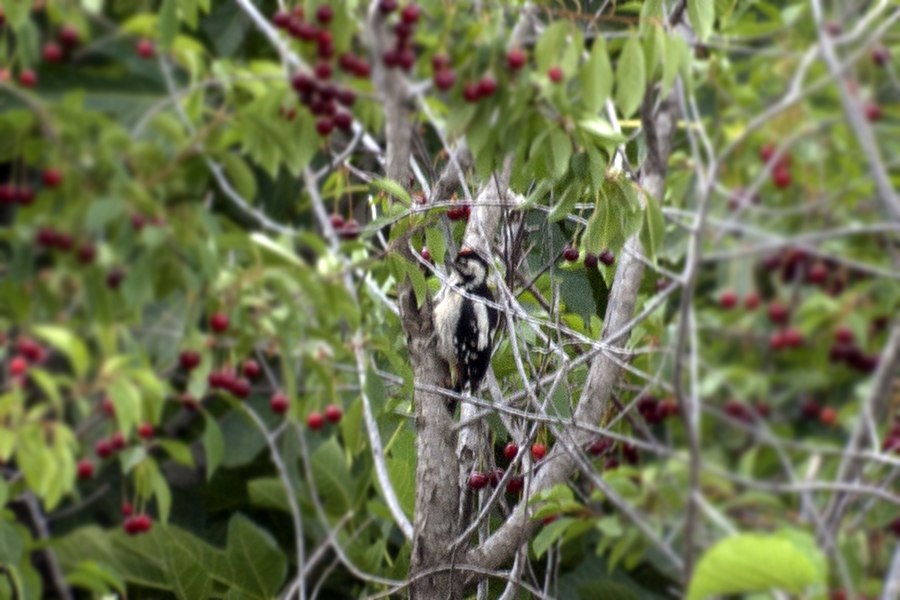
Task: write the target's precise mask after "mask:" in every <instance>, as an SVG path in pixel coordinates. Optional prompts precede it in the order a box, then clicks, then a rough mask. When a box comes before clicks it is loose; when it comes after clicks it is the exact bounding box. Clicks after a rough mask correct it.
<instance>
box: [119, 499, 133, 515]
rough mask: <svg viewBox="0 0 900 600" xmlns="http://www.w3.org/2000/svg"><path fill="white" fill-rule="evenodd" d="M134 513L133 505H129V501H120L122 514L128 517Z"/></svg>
mask: <svg viewBox="0 0 900 600" xmlns="http://www.w3.org/2000/svg"><path fill="white" fill-rule="evenodd" d="M133 513H134V507H132V506H131V503H130V502H123V503H122V516H123V517H130V516H131V515H132V514H133Z"/></svg>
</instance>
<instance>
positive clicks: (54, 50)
mask: <svg viewBox="0 0 900 600" xmlns="http://www.w3.org/2000/svg"><path fill="white" fill-rule="evenodd" d="M42 54H43V56H44V60H46V61H47V62H52V63H58V62H60V61H61V60H62V59H63V49H62V46H60V45H59V44H57V43H56V42H52V41H51V42H47V43H46V44H44V50H43V52H42Z"/></svg>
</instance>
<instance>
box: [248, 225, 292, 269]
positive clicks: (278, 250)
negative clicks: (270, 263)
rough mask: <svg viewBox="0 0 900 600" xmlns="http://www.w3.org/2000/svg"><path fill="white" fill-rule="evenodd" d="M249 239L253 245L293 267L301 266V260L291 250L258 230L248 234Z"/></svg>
mask: <svg viewBox="0 0 900 600" xmlns="http://www.w3.org/2000/svg"><path fill="white" fill-rule="evenodd" d="M250 241H251V242H253V244H254V245H256V246H257V247H259V248H260V249H262V250H263V251H264V252H266V253H267V254H269V255H271V256H274V257H277V258H278V259H279V260H282V261H284V262H286V263H288V264H290V265H292V266H295V267H303V266H305V265H304V264H303V261H302V260H301V259H300V257H299V256H297V254H296V253H294V252H293V251H292V250H290V249H288V248H285V247H284V245H282V244H279V243H278V242H276V241H275V240H273V239H272V238H270V237H269V236H267V235H265V234H262V233H260V232H258V231H256V232H253V233H251V234H250Z"/></svg>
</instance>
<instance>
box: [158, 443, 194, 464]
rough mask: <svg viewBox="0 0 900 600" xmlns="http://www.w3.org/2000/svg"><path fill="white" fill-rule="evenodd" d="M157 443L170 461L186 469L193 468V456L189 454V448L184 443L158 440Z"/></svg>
mask: <svg viewBox="0 0 900 600" xmlns="http://www.w3.org/2000/svg"><path fill="white" fill-rule="evenodd" d="M157 443H158V444H159V445H160V446H162V449H163V450H165V451H166V452H167V453H168V454H169V456H171V457H172V460H174V461H175V462H177V463H179V464H182V465H184V466H186V467H193V466H194V455H193V454H192V453H191V447H190V446H188V445H187V444H185V443H184V442H178V441H175V440H158V441H157Z"/></svg>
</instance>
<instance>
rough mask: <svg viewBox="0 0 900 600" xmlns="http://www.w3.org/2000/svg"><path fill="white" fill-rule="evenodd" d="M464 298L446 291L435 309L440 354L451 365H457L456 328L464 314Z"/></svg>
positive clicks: (435, 324)
mask: <svg viewBox="0 0 900 600" xmlns="http://www.w3.org/2000/svg"><path fill="white" fill-rule="evenodd" d="M462 302H463V297H462V296H460V295H459V294H457V293H456V292H454V291H453V290H450V289H448V290H446V293H445V294H444V297H443V299H442V300H441V301H440V303H438V305H437V306H435V307H434V328H435V330H436V331H437V336H438V353H439V354H440V355H441V357H442V358H443V359H444V360H446V361H447V362H448V363H450V364H451V365H455V364H456V340H455V339H454V338H455V337H456V327H457V325H458V324H459V316H460V314H461V313H462V307H461V304H462Z"/></svg>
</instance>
